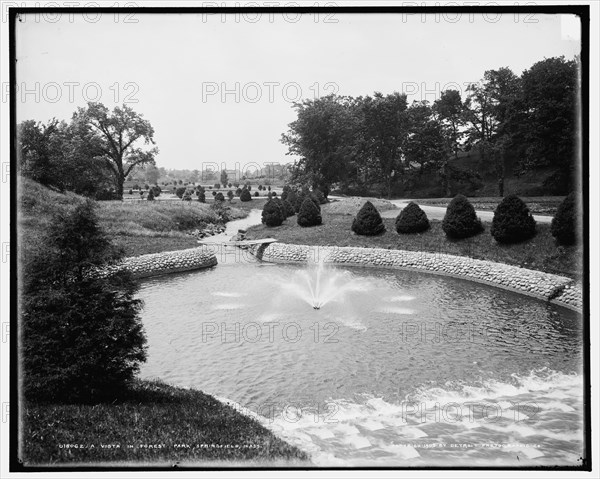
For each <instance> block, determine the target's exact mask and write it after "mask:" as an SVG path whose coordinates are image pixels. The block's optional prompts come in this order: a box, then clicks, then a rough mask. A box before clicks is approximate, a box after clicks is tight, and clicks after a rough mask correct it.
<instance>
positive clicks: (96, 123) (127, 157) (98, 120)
mask: <svg viewBox="0 0 600 479" xmlns="http://www.w3.org/2000/svg"><path fill="white" fill-rule="evenodd" d="M73 119H74V120H75V121H82V122H83V123H85V124H86V125H88V126H89V127H90V128H91V129H92V131H94V132H95V134H96V137H97V138H98V139H99V142H100V144H101V151H102V156H101V157H99V159H101V160H102V161H103V162H104V164H105V166H106V167H107V168H108V170H109V171H110V172H111V173H112V174H113V176H114V184H115V189H116V193H117V196H118V197H119V198H121V199H122V198H123V183H124V182H125V179H126V178H127V177H128V176H129V174H130V173H131V171H132V169H133V168H134V167H135V166H137V165H145V164H154V157H155V156H156V154H157V153H158V149H157V148H156V147H153V148H150V149H147V150H143V149H142V148H140V147H138V146H137V145H138V144H140V143H142V144H144V145H149V144H152V145H154V128H152V125H151V124H150V122H148V121H147V120H144V118H143V116H142V115H140V114H138V113H136V112H135V111H133V109H131V108H130V107H128V106H127V105H123V107H118V106H117V107H115V108H114V110H113V111H112V113H111V112H110V111H109V110H108V108H106V107H105V106H104V105H103V104H101V103H93V102H89V103H88V105H87V108H78V110H77V112H76V113H75V114H74V115H73Z"/></svg>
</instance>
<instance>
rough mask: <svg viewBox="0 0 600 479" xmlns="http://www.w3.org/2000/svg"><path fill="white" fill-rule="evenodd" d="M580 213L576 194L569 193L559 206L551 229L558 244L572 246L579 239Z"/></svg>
mask: <svg viewBox="0 0 600 479" xmlns="http://www.w3.org/2000/svg"><path fill="white" fill-rule="evenodd" d="M578 220H579V214H578V211H577V204H576V202H575V194H574V193H571V194H569V195H568V196H567V197H566V198H565V199H564V200H563V201H562V203H561V204H560V205H559V206H558V209H557V210H556V214H555V215H554V218H552V225H551V227H550V231H551V232H552V236H554V238H555V239H556V241H557V243H558V244H561V245H564V246H570V245H573V244H575V242H576V241H577V240H578V236H579V235H578V228H579V224H580V223H579V221H578Z"/></svg>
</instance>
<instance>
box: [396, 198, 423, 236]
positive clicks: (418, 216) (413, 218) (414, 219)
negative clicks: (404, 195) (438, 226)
mask: <svg viewBox="0 0 600 479" xmlns="http://www.w3.org/2000/svg"><path fill="white" fill-rule="evenodd" d="M428 229H429V220H428V219H427V215H426V214H425V212H424V211H423V210H422V209H421V208H420V207H419V205H418V204H416V203H415V202H414V201H411V202H410V203H408V205H406V207H405V208H403V209H402V211H401V212H400V213H399V214H398V216H397V217H396V231H397V232H398V233H422V232H423V231H427V230H428Z"/></svg>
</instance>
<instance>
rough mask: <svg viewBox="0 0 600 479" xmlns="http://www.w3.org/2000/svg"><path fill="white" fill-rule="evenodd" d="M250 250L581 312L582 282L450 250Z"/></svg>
mask: <svg viewBox="0 0 600 479" xmlns="http://www.w3.org/2000/svg"><path fill="white" fill-rule="evenodd" d="M249 250H250V251H251V252H252V254H254V255H255V256H256V257H257V258H259V259H261V260H263V261H267V262H271V263H306V262H308V261H309V260H310V261H317V260H322V261H323V262H325V263H333V264H343V265H348V266H371V267H378V268H397V269H407V270H415V271H423V272H428V273H433V274H441V275H445V276H452V277H456V278H462V279H466V280H470V281H476V282H479V283H484V284H488V285H491V286H496V287H499V288H503V289H507V290H510V291H514V292H517V293H521V294H526V295H529V296H533V297H536V298H539V299H543V300H546V301H552V302H553V303H556V304H559V305H561V306H565V307H567V308H569V309H573V310H575V311H578V312H581V310H582V303H583V301H582V294H581V293H582V291H581V286H580V285H578V284H576V283H575V282H574V281H573V280H572V279H571V278H567V277H564V276H558V275H554V274H550V273H544V272H543V271H536V270H531V269H526V268H519V267H518V266H511V265H508V264H504V263H495V262H492V261H484V260H478V259H474V258H469V257H463V256H454V255H449V254H440V253H428V252H422V251H405V250H388V249H381V248H353V247H325V246H319V247H311V246H306V245H293V244H284V243H271V244H269V245H256V246H251V247H249Z"/></svg>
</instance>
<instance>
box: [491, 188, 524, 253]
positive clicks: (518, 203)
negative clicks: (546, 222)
mask: <svg viewBox="0 0 600 479" xmlns="http://www.w3.org/2000/svg"><path fill="white" fill-rule="evenodd" d="M490 233H491V234H492V236H493V237H494V239H495V240H496V241H497V242H498V243H504V244H510V243H519V242H521V241H525V240H528V239H530V238H532V237H533V236H534V235H535V220H534V219H533V215H532V214H531V213H530V212H529V208H528V207H527V205H526V204H525V202H524V201H523V200H522V199H521V198H519V197H518V196H517V195H509V196H507V197H506V198H504V199H503V200H502V201H501V202H500V204H499V205H498V206H497V207H496V211H495V212H494V219H493V220H492V228H491V230H490Z"/></svg>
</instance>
